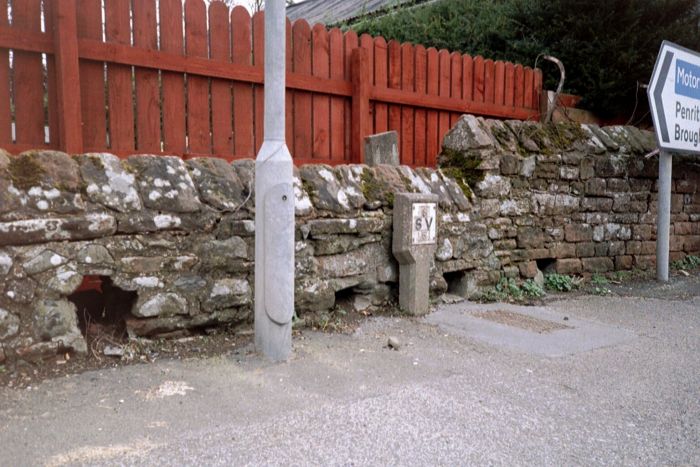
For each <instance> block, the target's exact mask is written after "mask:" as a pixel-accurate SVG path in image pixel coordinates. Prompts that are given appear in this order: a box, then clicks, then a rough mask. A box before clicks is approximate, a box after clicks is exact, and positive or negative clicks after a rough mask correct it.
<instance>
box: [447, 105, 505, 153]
mask: <svg viewBox="0 0 700 467" xmlns="http://www.w3.org/2000/svg"><path fill="white" fill-rule="evenodd" d="M442 144H443V147H445V148H448V149H452V150H454V151H467V150H470V149H484V148H492V147H493V146H494V140H493V138H492V137H491V135H490V134H489V133H488V132H487V130H486V129H485V128H484V126H483V119H482V118H477V117H475V116H473V115H470V114H467V115H462V116H461V117H460V118H459V120H457V123H456V124H455V125H454V126H453V127H452V129H451V130H450V131H448V132H447V134H446V135H445V138H444V140H443V143H442Z"/></svg>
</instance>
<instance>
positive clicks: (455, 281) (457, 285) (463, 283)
mask: <svg viewBox="0 0 700 467" xmlns="http://www.w3.org/2000/svg"><path fill="white" fill-rule="evenodd" d="M442 277H443V279H445V282H447V293H449V294H453V295H459V296H460V297H467V296H468V295H469V281H468V277H467V271H452V272H446V273H444V274H443V275H442Z"/></svg>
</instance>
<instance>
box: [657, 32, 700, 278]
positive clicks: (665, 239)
mask: <svg viewBox="0 0 700 467" xmlns="http://www.w3.org/2000/svg"><path fill="white" fill-rule="evenodd" d="M647 94H648V97H649V107H650V108H651V116H652V119H653V121H654V129H655V132H656V140H657V142H658V144H659V201H658V209H657V211H658V213H657V221H656V222H657V229H656V230H657V233H656V278H657V279H658V280H660V281H662V282H667V281H668V263H669V237H670V235H669V234H670V229H671V171H672V166H673V163H672V157H671V153H673V152H675V153H687V154H700V53H698V52H695V51H692V50H689V49H686V48H684V47H681V46H679V45H676V44H673V43H672V42H668V41H664V42H663V43H662V44H661V49H660V51H659V55H658V57H657V59H656V65H655V66H654V72H653V73H652V76H651V81H650V82H649V88H648V90H647Z"/></svg>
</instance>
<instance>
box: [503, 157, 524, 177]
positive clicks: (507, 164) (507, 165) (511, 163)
mask: <svg viewBox="0 0 700 467" xmlns="http://www.w3.org/2000/svg"><path fill="white" fill-rule="evenodd" d="M521 166H522V162H521V159H520V158H519V157H518V156H516V155H513V154H504V155H503V156H501V174H502V175H517V174H518V173H520V169H521Z"/></svg>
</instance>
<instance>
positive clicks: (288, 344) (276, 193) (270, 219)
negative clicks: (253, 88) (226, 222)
mask: <svg viewBox="0 0 700 467" xmlns="http://www.w3.org/2000/svg"><path fill="white" fill-rule="evenodd" d="M285 52H286V24H285V2H284V0H265V138H264V141H263V145H262V147H261V148H260V152H259V153H258V157H257V159H256V160H255V348H256V349H257V351H258V352H262V353H263V354H264V355H265V356H266V357H268V358H270V359H271V360H274V361H282V360H286V359H287V358H288V357H289V353H290V352H291V349H292V316H293V314H294V191H293V189H292V156H291V155H290V154H289V149H287V144H286V143H285V123H284V119H285V109H284V105H285Z"/></svg>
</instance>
